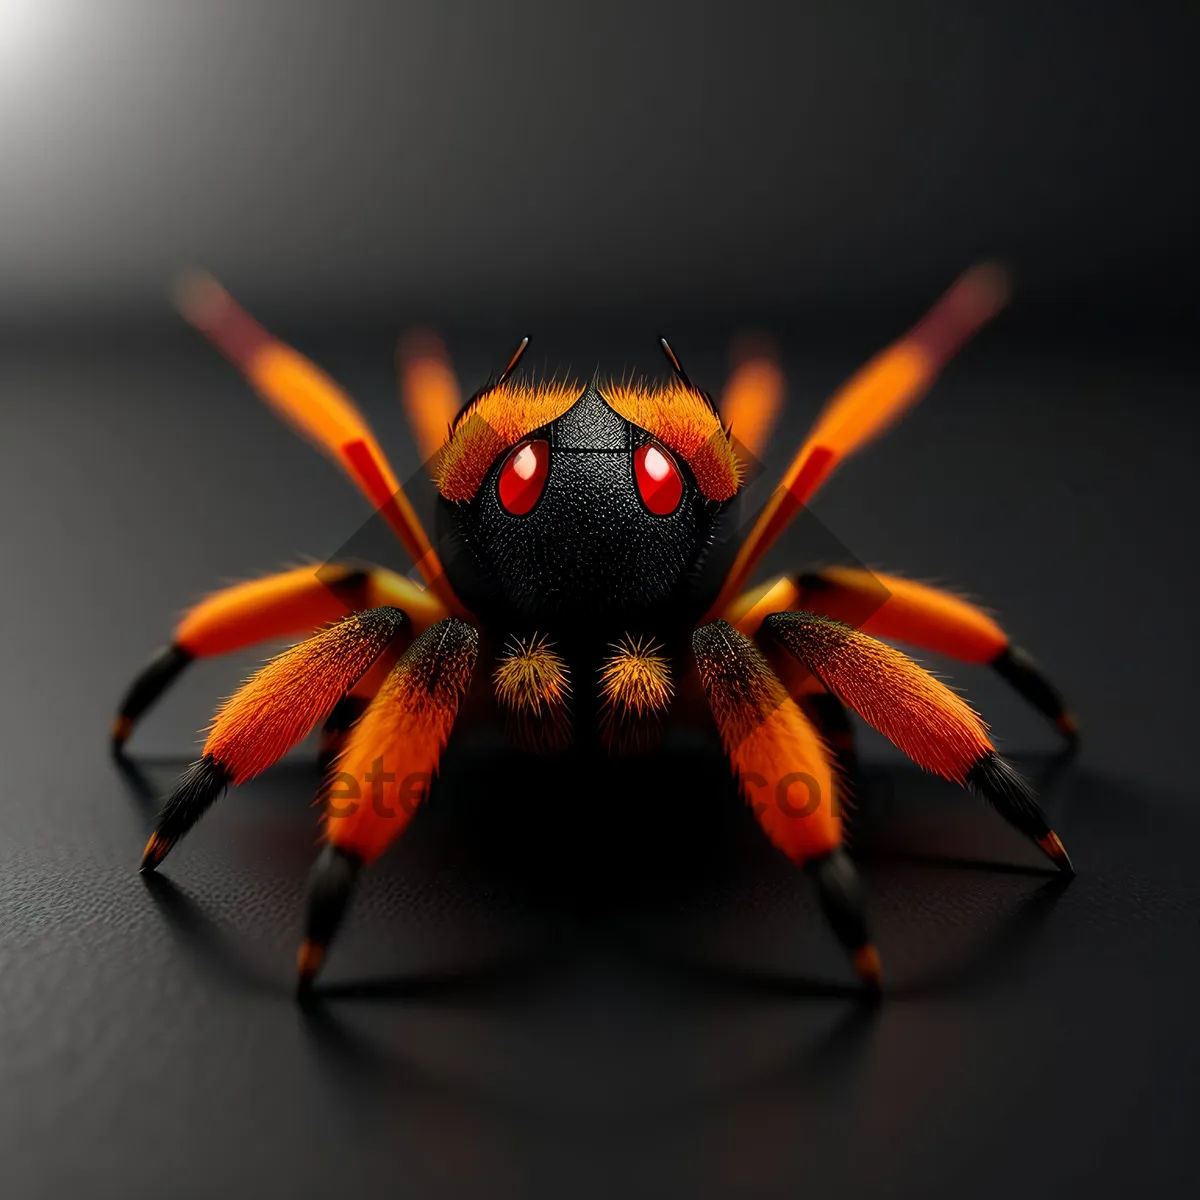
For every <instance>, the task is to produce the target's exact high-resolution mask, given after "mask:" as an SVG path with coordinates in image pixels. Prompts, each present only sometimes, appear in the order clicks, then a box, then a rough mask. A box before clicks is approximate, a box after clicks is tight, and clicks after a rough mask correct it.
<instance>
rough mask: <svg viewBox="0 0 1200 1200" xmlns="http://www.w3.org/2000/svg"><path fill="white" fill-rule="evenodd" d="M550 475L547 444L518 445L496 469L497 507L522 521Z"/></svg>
mask: <svg viewBox="0 0 1200 1200" xmlns="http://www.w3.org/2000/svg"><path fill="white" fill-rule="evenodd" d="M549 471H550V443H549V442H547V441H544V440H542V439H540V438H539V439H537V440H535V441H531V442H522V443H521V444H520V445H519V446H518V447H517V448H516V449H515V450H514V451H513V452H512V453H511V454H510V455H509V456H508V459H507V461H506V462H505V464H504V466H502V467H501V468H500V503H501V504H502V505H503V506H504V511H505V512H510V513H512V514H513V516H514V517H523V516H524V515H525V514H526V513H527V512H528V511H529V510H530V509H531V508H532V507H533V506H534V505H535V504H536V503H537V502H538V497H539V496H540V495H541V494H542V488H544V487H545V486H546V476H547V474H549Z"/></svg>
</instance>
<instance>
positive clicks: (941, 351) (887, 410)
mask: <svg viewBox="0 0 1200 1200" xmlns="http://www.w3.org/2000/svg"><path fill="white" fill-rule="evenodd" d="M1007 295H1008V284H1007V281H1006V279H1005V277H1004V275H1003V273H1002V272H1000V271H999V270H998V269H997V268H995V267H976V268H974V269H973V270H971V271H968V272H967V274H966V275H964V276H963V277H962V278H961V279H960V280H959V281H958V282H957V283H956V284H955V285H954V286H953V287H952V288H951V289H950V290H949V291H948V292H947V293H946V294H945V295H944V296H943V297H942V298H941V299H940V300H939V301H938V302H937V304H935V305H934V306H933V308H932V309H930V311H929V312H928V313H927V314H926V315H925V317H924V318H922V320H921V321H920V322H918V323H917V324H916V325H914V326H913V328H912V329H910V330H909V331H908V333H906V334H905V335H904V336H903V337H902V338H900V339H899V341H896V342H894V343H892V345H891V346H889V347H888V348H887V349H886V350H884V351H883V352H882V353H880V354H878V355H877V356H876V357H875V358H873V359H872V360H871V361H870V362H869V363H867V365H866V366H865V367H863V368H862V370H860V371H859V372H858V374H856V375H855V376H853V377H852V378H851V379H850V380H849V381H848V382H847V383H846V384H844V385H843V386H842V388H841V389H840V390H839V391H838V392H837V393H836V394H835V395H834V396H833V397H832V398H831V399H830V401H829V402H828V404H826V406H825V408H824V409H823V410H822V412H821V414H820V416H819V417H818V418H817V423H816V425H815V426H814V427H813V429H812V431H811V432H810V433H809V435H808V438H807V439H806V441H805V442H804V444H803V446H801V448H800V451H799V453H798V454H797V455H796V457H795V458H794V459H793V460H792V464H791V466H790V467H789V468H788V470H787V473H786V474H785V475H784V478H783V482H782V483H781V485H780V487H779V488H778V489H777V490H776V492H775V493H774V495H773V496H772V497H771V499H770V500H769V501H768V502H767V504H766V505H765V507H764V508H763V511H762V512H761V513H760V514H759V517H758V519H757V521H756V522H755V524H754V527H753V529H751V531H750V534H749V536H748V537H747V538H746V540H745V542H744V543H743V544H742V546H741V548H740V549H739V551H738V553H737V556H736V558H735V559H734V562H733V566H732V567H731V568H730V571H729V574H728V575H727V576H726V579H725V582H724V584H723V586H722V588H721V591H720V594H719V595H718V597H717V600H716V601H715V603H714V604H713V607H712V609H711V615H714V616H715V615H717V614H719V613H722V612H724V611H725V609H726V608H727V607H728V605H730V604H731V603H732V602H733V600H734V598H735V597H736V596H737V594H738V593H739V592H740V591H741V589H742V588H743V587H744V586H745V584H746V581H747V580H748V579H749V578H750V574H751V572H752V571H753V570H754V567H755V565H756V564H757V563H758V562H759V560H760V559H761V558H762V556H763V555H764V554H765V553H766V552H767V550H768V549H769V548H770V546H771V545H772V544H773V543H774V541H775V539H776V538H777V537H778V536H779V535H780V534H781V533H782V532H783V530H784V529H786V528H787V526H788V525H789V524H790V523H791V521H792V520H793V518H794V517H795V516H796V514H797V513H798V512H799V511H800V510H801V509H802V508H803V507H804V505H805V504H807V503H808V501H809V500H810V499H811V498H812V497H813V495H814V494H815V493H816V491H817V489H818V488H819V487H820V486H821V484H822V483H824V482H825V480H826V479H827V478H828V477H829V475H830V474H831V473H832V472H833V469H834V468H835V467H836V466H837V464H838V463H839V462H841V461H842V460H843V459H845V458H848V457H849V456H850V455H851V454H853V453H855V452H856V451H857V450H860V449H861V448H862V447H863V446H865V445H867V444H868V443H869V442H871V441H873V440H874V439H875V438H877V437H878V436H879V435H880V434H881V433H883V432H884V430H886V429H887V428H888V427H889V426H890V425H892V424H893V423H894V422H895V421H896V420H898V419H899V417H901V416H902V415H903V414H904V413H905V412H906V411H907V410H908V409H909V408H910V407H911V406H912V405H913V404H915V403H916V402H917V401H918V400H919V399H920V398H921V396H922V395H923V394H924V393H925V392H926V391H927V390H928V388H929V387H930V385H931V384H932V383H933V381H934V380H935V379H936V378H937V376H938V374H939V372H940V371H941V369H942V368H943V367H944V366H945V365H946V363H947V362H949V361H950V359H951V358H953V357H954V355H955V354H956V353H957V352H958V350H959V348H960V347H961V346H962V345H963V343H964V342H966V341H967V339H968V338H970V337H971V336H972V335H973V334H974V333H975V332H976V331H977V330H978V329H979V328H980V327H981V326H982V325H984V324H986V323H987V322H988V321H989V320H991V318H992V317H993V316H995V314H996V313H997V312H999V310H1000V309H1001V308H1002V307H1003V305H1004V302H1005V300H1006V299H1007Z"/></svg>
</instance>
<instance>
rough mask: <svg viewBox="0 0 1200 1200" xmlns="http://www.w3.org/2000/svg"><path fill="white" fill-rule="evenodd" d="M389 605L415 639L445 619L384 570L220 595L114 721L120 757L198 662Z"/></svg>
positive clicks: (289, 574) (262, 583)
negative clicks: (161, 700) (187, 669)
mask: <svg viewBox="0 0 1200 1200" xmlns="http://www.w3.org/2000/svg"><path fill="white" fill-rule="evenodd" d="M382 605H388V606H391V607H394V608H399V609H401V610H403V611H404V612H405V613H406V614H407V615H408V618H409V621H410V622H411V629H412V632H413V633H414V634H419V633H421V632H423V631H424V630H425V629H428V628H429V626H430V625H432V624H433V623H434V622H436V621H440V620H441V619H442V618H443V617H444V616H446V610H445V608H444V607H443V605H442V603H441V601H440V600H438V598H437V597H436V596H435V595H434V594H433V593H432V592H429V591H425V590H423V589H422V588H421V587H419V586H418V585H417V584H415V583H413V582H412V581H411V580H409V579H405V578H404V576H402V575H397V574H396V573H395V572H393V571H387V570H384V569H383V568H381V567H372V568H370V569H367V570H358V569H356V568H354V567H349V566H344V565H337V564H333V565H328V566H323V567H318V566H305V567H296V568H295V569H294V570H291V571H283V572H281V573H279V574H277V575H267V576H265V577H264V578H262V579H250V580H247V581H246V582H244V583H236V584H234V585H232V586H231V587H227V588H222V589H221V590H220V591H218V592H214V593H213V594H212V595H211V596H208V597H206V598H205V599H204V600H201V601H200V603H199V604H197V605H195V606H194V607H193V608H191V609H190V610H189V611H188V612H187V613H186V614H185V615H184V617H183V619H182V620H181V621H180V622H179V624H178V626H177V627H176V629H175V633H174V635H173V637H172V639H171V641H170V643H169V644H168V645H167V646H164V647H163V648H162V649H161V650H160V651H158V653H157V654H156V655H155V656H154V657H153V658H152V659H151V660H150V662H149V663H148V664H147V665H146V666H145V668H143V670H142V671H141V673H140V674H139V675H138V676H137V678H136V679H134V681H133V683H131V684H130V686H129V688H128V690H127V691H126V693H125V696H124V697H123V699H122V700H121V703H120V705H119V706H118V709H117V716H116V718H115V719H114V721H113V728H112V743H113V748H114V750H120V749H121V748H122V747H123V746H124V744H125V742H126V741H127V740H128V739H129V736H130V734H131V733H132V732H133V730H134V728H135V726H136V724H137V722H138V720H139V719H140V718H141V717H142V715H143V714H144V713H145V712H146V711H147V710H148V709H149V708H150V706H151V705H152V704H153V703H154V702H155V701H156V700H157V699H158V698H159V696H161V695H162V693H163V692H164V691H165V690H166V688H167V687H168V686H169V685H170V684H171V683H172V682H173V681H174V680H175V679H176V678H178V676H179V674H180V672H182V671H183V670H184V668H185V667H187V665H188V664H189V663H190V662H191V661H192V660H193V659H196V658H211V657H214V656H216V655H220V654H230V653H232V652H234V651H235V650H243V649H245V648H247V647H248V646H255V645H258V644H259V643H260V642H266V641H272V640H274V639H276V638H289V637H307V636H308V635H309V634H311V633H312V632H313V631H314V630H315V629H318V628H320V627H321V626H322V625H324V624H326V623H327V622H329V621H335V620H338V619H339V618H341V617H345V616H348V615H349V614H350V613H353V612H359V611H361V610H363V609H367V608H378V607H380V606H382Z"/></svg>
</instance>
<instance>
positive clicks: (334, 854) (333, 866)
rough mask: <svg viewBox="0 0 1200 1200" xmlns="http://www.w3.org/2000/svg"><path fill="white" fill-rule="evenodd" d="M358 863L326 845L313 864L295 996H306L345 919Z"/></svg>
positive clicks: (298, 955)
mask: <svg viewBox="0 0 1200 1200" xmlns="http://www.w3.org/2000/svg"><path fill="white" fill-rule="evenodd" d="M361 867H362V859H361V858H359V857H358V855H357V854H354V853H352V852H350V851H349V850H343V849H341V848H340V847H338V846H333V845H326V847H325V848H324V849H323V850H322V851H321V854H320V857H318V859H317V861H316V862H315V863H314V864H313V869H312V874H311V875H310V876H309V885H308V928H307V930H306V932H305V937H304V941H302V942H301V943H300V949H299V950H298V951H297V953H296V994H297V995H298V996H303V995H306V994H307V993H308V992H309V991H310V990H311V988H312V983H313V980H314V979H315V978H316V977H317V972H318V971H320V969H321V967H322V966H323V965H324V962H325V953H326V950H327V949H328V947H329V943H330V942H331V941H332V940H333V935H334V934H335V933H336V932H337V929H338V926H339V925H340V924H341V923H342V917H343V916H345V913H346V906H347V904H348V903H349V902H350V895H351V893H352V892H353V890H354V881H355V880H356V879H357V878H358V872H359V870H360V869H361Z"/></svg>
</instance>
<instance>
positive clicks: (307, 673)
mask: <svg viewBox="0 0 1200 1200" xmlns="http://www.w3.org/2000/svg"><path fill="white" fill-rule="evenodd" d="M398 617H399V614H398V613H395V612H394V610H387V609H376V610H374V611H373V612H367V613H360V614H358V615H356V616H353V617H348V618H347V619H346V620H344V621H341V622H339V623H338V624H337V625H334V626H332V627H331V628H329V629H326V630H324V631H323V632H321V633H318V634H317V635H316V636H315V637H311V638H309V639H308V640H307V641H305V642H301V643H300V644H299V645H298V646H293V647H292V648H291V649H290V650H285V651H284V652H283V653H282V654H280V655H278V656H277V657H275V658H273V659H271V661H270V662H269V663H267V665H266V666H264V667H263V668H262V669H261V670H260V671H259V672H258V673H257V674H255V675H254V676H252V677H251V679H250V680H249V681H248V682H247V683H246V684H244V685H243V686H242V687H241V688H240V689H239V690H238V691H237V692H235V693H234V695H233V696H231V697H230V698H229V700H227V701H226V702H225V704H224V705H222V707H221V709H220V710H219V711H218V713H217V715H216V717H215V718H214V719H213V724H212V729H211V732H210V733H209V735H208V740H207V741H206V742H205V743H204V753H205V754H211V755H212V756H213V758H215V759H216V761H217V762H218V763H220V764H221V766H223V767H225V768H226V770H228V772H229V775H230V782H231V783H234V784H239V783H243V782H245V781H246V780H247V779H250V778H252V777H253V776H255V775H257V774H258V773H259V772H260V771H264V770H266V768H267V767H269V766H270V765H271V764H272V763H273V762H275V761H277V760H278V759H280V758H282V757H283V755H285V754H286V753H287V752H288V751H289V750H290V749H291V748H292V747H293V746H294V745H296V743H297V742H299V741H300V740H301V738H303V737H305V736H306V735H307V734H308V732H309V731H310V730H311V729H312V728H313V727H314V726H315V725H316V724H317V722H318V721H322V720H324V719H325V718H326V717H327V716H329V714H330V713H331V712H332V711H333V706H334V705H335V704H336V703H337V702H338V701H339V700H340V699H341V698H342V696H343V695H345V693H346V692H347V691H348V690H349V689H350V688H351V687H352V686H353V685H354V684H355V683H356V682H357V681H358V679H359V677H360V676H362V675H363V674H365V673H366V671H367V669H368V668H369V667H370V666H371V664H372V663H373V662H374V661H375V660H376V659H377V658H378V657H379V656H380V654H382V653H383V652H384V650H386V649H387V647H388V644H389V643H390V642H391V641H392V639H393V638H394V637H395V636H396V635H397V634H398V633H399V632H400V629H401V628H403V626H402V625H401V624H400V623H399V622H398Z"/></svg>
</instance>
